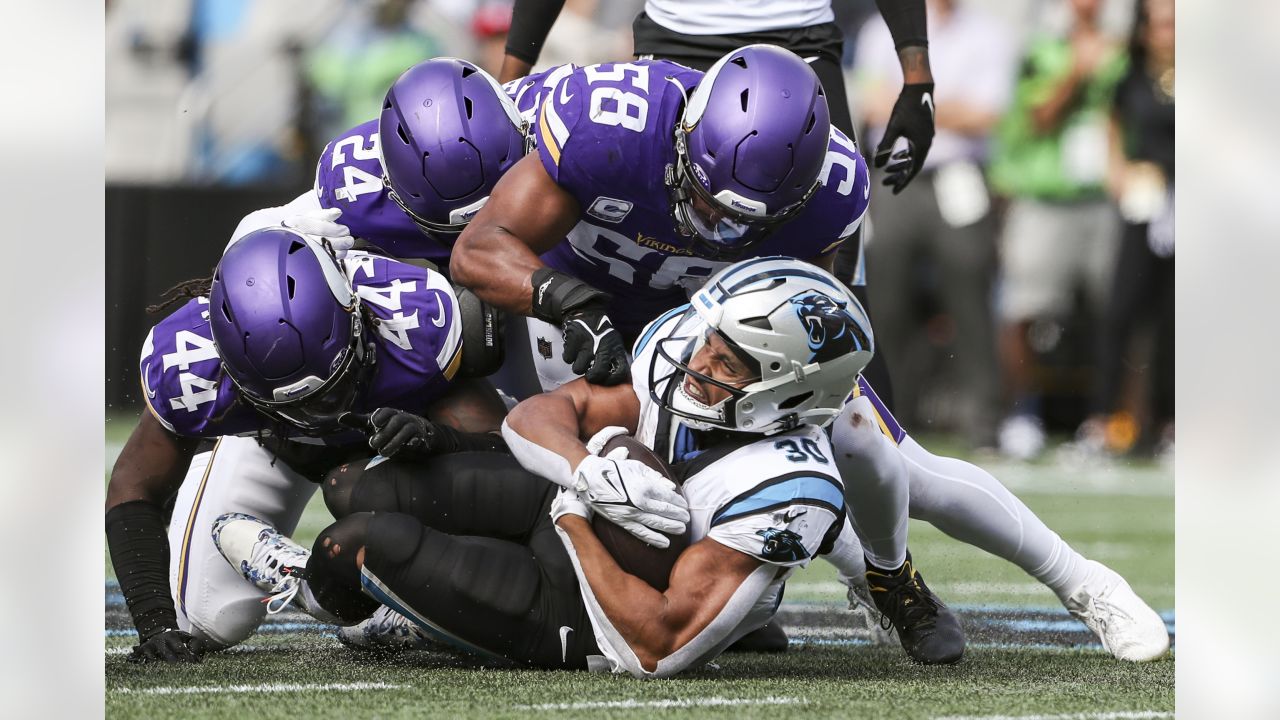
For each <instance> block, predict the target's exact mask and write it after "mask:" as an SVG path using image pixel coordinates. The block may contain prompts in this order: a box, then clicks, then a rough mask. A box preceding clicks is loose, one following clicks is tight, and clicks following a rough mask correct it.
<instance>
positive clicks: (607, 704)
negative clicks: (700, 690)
mask: <svg viewBox="0 0 1280 720" xmlns="http://www.w3.org/2000/svg"><path fill="white" fill-rule="evenodd" d="M808 702H809V701H808V700H805V699H804V698H793V697H773V696H769V697H762V698H722V697H709V698H695V699H691V700H608V701H601V702H580V703H547V704H543V705H513V706H512V708H513V709H516V710H642V709H662V708H693V707H725V706H735V705H806V704H808Z"/></svg>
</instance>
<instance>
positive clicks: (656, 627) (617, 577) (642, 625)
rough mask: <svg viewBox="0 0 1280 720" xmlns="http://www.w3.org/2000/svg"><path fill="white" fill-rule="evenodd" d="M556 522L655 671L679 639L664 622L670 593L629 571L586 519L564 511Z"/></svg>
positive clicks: (631, 643) (598, 594) (625, 634)
mask: <svg viewBox="0 0 1280 720" xmlns="http://www.w3.org/2000/svg"><path fill="white" fill-rule="evenodd" d="M556 522H557V524H558V525H559V526H560V528H561V529H562V530H564V531H565V533H567V534H568V535H569V539H570V540H571V541H572V542H573V549H574V551H575V552H576V554H577V558H578V564H579V566H580V567H581V568H582V574H583V575H585V576H586V580H587V583H588V584H590V586H591V593H592V595H593V596H594V597H595V599H596V602H597V603H599V605H600V609H601V610H603V611H604V614H605V616H606V617H608V618H609V622H610V623H611V624H612V625H613V628H614V629H615V630H616V631H617V632H618V634H620V635H621V636H622V638H623V640H625V641H626V643H627V646H628V647H630V648H631V650H632V651H633V652H634V653H635V654H636V657H637V658H638V659H639V660H640V663H641V665H642V666H643V667H644V668H645V669H646V670H649V671H651V672H652V671H653V670H654V669H655V668H656V667H657V663H658V661H659V660H661V659H662V658H664V657H667V656H668V655H670V654H671V652H672V651H673V650H674V649H675V645H676V642H677V634H676V633H675V632H673V631H672V629H671V628H668V627H667V626H666V625H665V624H664V623H663V622H662V618H663V617H664V616H665V615H666V614H667V605H668V601H667V598H666V596H665V595H663V594H662V593H660V592H658V591H657V590H655V589H653V588H652V587H650V586H649V585H648V584H646V583H645V582H644V581H643V580H641V579H640V578H638V577H636V576H634V575H631V574H628V573H627V572H625V571H624V570H623V569H622V568H621V567H620V566H619V565H618V563H617V561H616V560H614V559H613V556H611V555H610V554H609V551H608V550H606V549H605V547H604V545H603V544H601V542H600V539H599V538H597V537H596V534H595V531H594V530H592V529H591V524H590V523H588V522H587V521H586V519H584V518H582V517H579V516H577V515H564V516H562V517H561V518H560V519H559V520H557V521H556Z"/></svg>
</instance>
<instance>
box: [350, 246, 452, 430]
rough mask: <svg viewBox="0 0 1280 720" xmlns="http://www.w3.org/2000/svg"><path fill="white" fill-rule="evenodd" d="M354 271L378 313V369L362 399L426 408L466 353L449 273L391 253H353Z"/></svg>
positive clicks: (375, 404) (365, 405) (366, 404)
mask: <svg viewBox="0 0 1280 720" xmlns="http://www.w3.org/2000/svg"><path fill="white" fill-rule="evenodd" d="M347 263H348V273H349V274H350V277H351V283H352V286H353V287H354V288H355V291H356V294H357V295H359V297H360V301H361V303H362V305H363V306H364V308H365V309H366V310H367V311H368V312H369V313H370V314H371V315H373V317H374V318H376V322H375V323H374V327H373V328H371V329H370V330H371V332H373V333H375V337H374V341H375V343H376V347H377V350H376V353H377V360H376V364H375V373H374V376H373V378H372V381H371V382H370V385H369V386H368V388H367V390H366V392H364V393H363V394H362V396H361V398H360V400H359V404H360V405H361V406H362V409H364V410H373V409H376V408H379V407H383V406H389V407H398V408H401V409H404V410H416V411H421V410H422V408H423V407H425V405H427V404H428V403H430V402H431V401H433V400H435V399H436V398H438V397H439V396H440V395H441V394H443V392H444V391H445V390H446V389H447V388H448V387H449V384H450V382H451V381H452V379H453V377H454V375H455V374H456V373H457V370H458V365H459V364H460V362H461V358H462V326H461V323H460V321H459V319H458V309H457V298H456V296H455V295H454V294H453V289H452V287H450V285H449V282H448V281H447V280H446V279H445V278H444V276H443V275H441V274H440V273H437V272H433V271H430V270H426V269H424V268H420V267H417V266H414V265H409V264H407V263H402V262H398V261H396V260H392V259H389V258H383V257H378V256H375V255H367V254H363V253H358V254H352V255H348V257H347Z"/></svg>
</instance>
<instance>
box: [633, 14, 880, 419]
mask: <svg viewBox="0 0 1280 720" xmlns="http://www.w3.org/2000/svg"><path fill="white" fill-rule="evenodd" d="M631 33H632V37H633V39H634V40H635V54H636V57H643V56H649V55H652V56H653V57H655V58H661V59H665V60H674V61H675V62H678V63H680V64H681V65H685V66H687V67H691V68H693V69H695V70H702V71H703V72H706V71H707V70H709V69H711V66H712V65H714V64H715V62H716V60H719V59H720V58H721V57H722V56H724V54H725V53H728V52H729V51H731V50H735V49H737V48H740V47H742V46H743V45H753V44H755V43H768V44H771V45H777V46H779V47H784V48H786V49H788V50H790V51H791V52H794V53H795V54H797V55H799V56H800V57H802V58H811V57H812V58H816V59H815V60H814V61H813V62H811V63H810V64H809V66H810V67H812V68H813V71H814V73H815V74H817V76H818V81H819V82H821V83H822V89H823V90H825V91H826V93H827V108H828V110H829V111H830V113H831V124H832V125H834V126H836V127H837V128H839V129H840V130H842V131H843V132H844V134H845V135H848V136H849V138H850V139H852V140H854V141H857V139H858V135H857V133H856V132H855V130H854V127H853V118H852V117H851V116H850V115H849V98H848V95H847V94H846V92H845V88H844V70H843V69H842V68H841V66H840V58H841V56H842V55H843V54H844V34H843V33H842V32H841V31H840V28H839V26H837V25H836V24H835V23H823V24H820V25H810V26H809V27H802V28H784V29H780V30H766V31H764V32H754V33H742V34H739V35H684V34H681V33H677V32H672V31H671V30H668V29H667V28H664V27H662V26H661V25H659V24H658V23H656V22H654V21H652V20H650V19H649V16H648V15H646V14H644V13H640V14H639V15H638V16H636V19H635V22H634V23H632V25H631ZM863 155H864V156H866V153H865V152H864V153H863ZM861 246H862V228H861V227H859V228H858V230H857V232H855V233H854V234H853V237H852V238H850V239H849V240H847V241H845V243H844V244H843V245H841V246H840V248H839V249H838V250H837V251H836V265H835V276H836V277H838V278H840V279H841V280H842V281H844V282H845V283H850V282H851V280H852V278H853V276H854V273H855V272H856V271H857V264H858V258H859V256H860V255H861V252H860V248H861ZM849 289H850V290H852V291H853V295H854V297H856V298H858V302H860V303H862V306H863V307H864V308H866V310H867V312H868V313H871V308H870V306H868V305H867V290H866V288H865V287H852V286H850V288H849ZM871 323H872V329H874V328H875V316H874V314H872V319H871ZM862 374H863V376H865V377H866V378H867V380H868V381H869V382H870V383H871V386H872V387H874V388H875V389H876V394H877V395H879V396H880V399H881V401H883V402H884V404H885V406H886V407H888V408H889V409H890V410H892V409H893V385H892V384H891V383H890V382H889V365H888V363H887V362H886V361H885V359H884V352H883V351H882V350H880V349H879V348H877V349H876V353H875V355H874V356H873V357H872V358H871V364H870V365H868V366H867V369H866V370H864V371H863V372H862Z"/></svg>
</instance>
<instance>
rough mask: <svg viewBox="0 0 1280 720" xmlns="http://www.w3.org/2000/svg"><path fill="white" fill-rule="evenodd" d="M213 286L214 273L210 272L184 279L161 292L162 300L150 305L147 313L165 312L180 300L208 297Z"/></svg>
mask: <svg viewBox="0 0 1280 720" xmlns="http://www.w3.org/2000/svg"><path fill="white" fill-rule="evenodd" d="M211 288H213V273H209V276H208V277H202V278H192V279H190V280H183V281H182V282H180V283H178V284H176V285H174V286H173V287H171V288H169V289H168V290H165V291H164V292H162V293H160V302H158V303H156V304H155V305H148V306H147V313H148V314H150V315H155V314H157V313H161V312H164V311H165V310H167V309H169V308H170V307H172V306H174V305H176V304H178V303H180V302H184V301H187V300H190V299H192V298H198V297H208V296H209V291H210V289H211Z"/></svg>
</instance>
